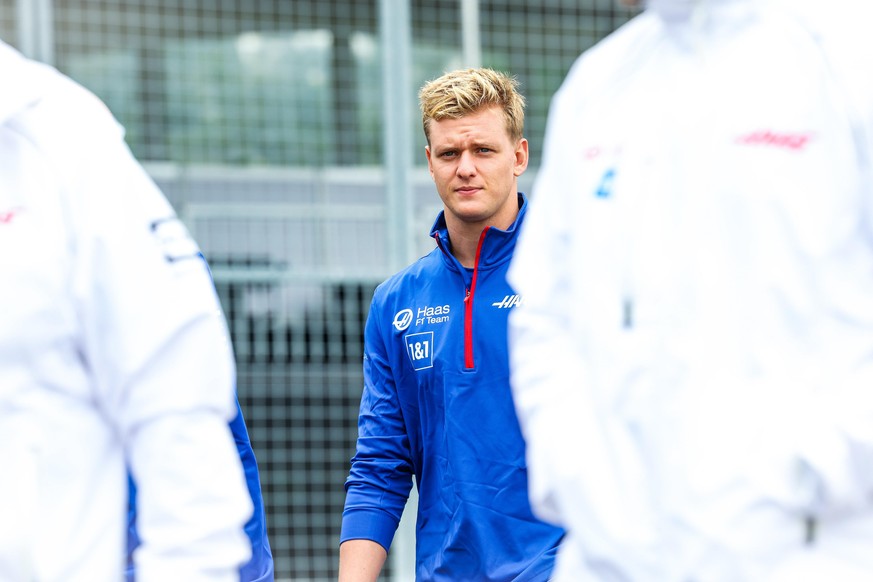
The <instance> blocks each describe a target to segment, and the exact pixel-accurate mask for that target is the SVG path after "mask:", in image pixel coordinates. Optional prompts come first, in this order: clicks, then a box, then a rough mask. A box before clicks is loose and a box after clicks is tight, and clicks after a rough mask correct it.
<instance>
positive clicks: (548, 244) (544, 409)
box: [507, 92, 582, 525]
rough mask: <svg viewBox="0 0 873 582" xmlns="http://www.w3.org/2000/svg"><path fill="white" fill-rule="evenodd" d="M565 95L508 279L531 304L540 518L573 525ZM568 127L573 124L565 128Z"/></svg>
mask: <svg viewBox="0 0 873 582" xmlns="http://www.w3.org/2000/svg"><path fill="white" fill-rule="evenodd" d="M563 109H564V105H563V101H562V100H561V93H560V92H559V93H558V94H557V95H556V96H555V98H554V99H553V102H552V114H551V116H550V118H549V124H548V130H547V132H546V141H545V144H544V154H543V165H542V167H541V168H540V171H539V172H538V173H537V178H536V182H535V184H534V188H533V192H532V195H531V200H530V208H529V210H528V213H527V217H526V219H525V222H524V224H523V226H522V231H521V234H520V238H519V243H518V245H517V246H516V250H515V253H514V256H513V259H512V263H511V266H510V269H509V273H508V276H507V278H508V280H509V282H510V284H511V285H512V287H513V288H514V289H516V290H517V291H518V293H519V295H520V296H521V297H522V298H523V302H522V303H521V304H520V305H518V306H517V307H516V308H515V309H513V310H512V312H511V313H510V317H509V330H508V334H509V346H510V372H511V387H512V392H513V400H514V403H515V407H516V410H517V413H518V418H519V423H520V425H521V428H522V433H523V434H524V439H525V443H526V457H527V465H528V476H529V477H528V478H529V494H530V498H531V505H532V507H533V510H534V512H535V513H536V514H537V515H538V516H539V517H540V518H541V519H544V520H546V521H549V522H551V523H555V524H557V525H567V524H566V519H565V518H566V515H565V514H564V513H563V507H562V506H563V501H562V500H561V499H560V498H559V494H558V475H559V474H560V473H562V472H566V471H567V470H570V465H571V464H572V461H570V456H569V455H568V454H567V451H568V447H569V446H571V443H576V442H578V439H577V438H576V437H574V436H573V435H570V434H569V433H570V432H571V431H572V427H573V426H574V424H575V423H574V422H571V420H572V419H571V418H569V415H571V413H572V412H573V411H575V410H576V409H577V408H578V405H575V404H572V402H573V401H574V400H578V398H579V393H578V390H577V387H578V382H579V379H580V377H581V373H582V371H581V369H580V364H579V359H580V358H579V355H578V354H577V353H575V351H574V349H573V345H574V343H575V342H576V338H575V337H574V336H573V334H572V329H571V322H570V320H569V317H568V315H569V314H572V313H573V310H572V295H573V284H572V273H571V272H570V270H571V269H569V268H567V265H570V264H571V263H569V262H568V261H569V259H570V254H571V253H570V244H571V225H570V224H569V222H570V215H571V214H572V212H571V210H570V209H569V208H567V207H565V204H567V203H568V201H567V200H566V198H565V196H564V193H565V191H566V187H561V186H560V184H561V172H562V168H561V163H562V162H561V161H560V159H561V158H563V157H564V155H563V153H562V152H561V145H560V143H561V140H562V139H563V136H562V135H561V133H562V132H563V128H562V127H560V125H561V124H560V123H558V122H557V120H558V118H560V117H562V115H563ZM564 123H566V120H565V121H564Z"/></svg>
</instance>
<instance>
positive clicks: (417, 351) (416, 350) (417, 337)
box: [403, 331, 433, 370]
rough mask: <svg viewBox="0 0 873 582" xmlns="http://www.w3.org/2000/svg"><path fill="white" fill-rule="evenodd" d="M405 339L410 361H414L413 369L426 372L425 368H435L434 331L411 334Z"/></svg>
mask: <svg viewBox="0 0 873 582" xmlns="http://www.w3.org/2000/svg"><path fill="white" fill-rule="evenodd" d="M403 339H404V340H406V353H407V354H409V359H410V360H412V368H413V369H415V370H424V369H425V368H433V332H432V331H423V332H421V333H411V334H409V335H408V336H406V337H405V338H403Z"/></svg>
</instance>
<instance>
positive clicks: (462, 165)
mask: <svg viewBox="0 0 873 582" xmlns="http://www.w3.org/2000/svg"><path fill="white" fill-rule="evenodd" d="M475 174H476V163H475V160H474V159H473V154H471V153H470V152H461V155H460V157H459V158H458V175H459V176H473V175H475Z"/></svg>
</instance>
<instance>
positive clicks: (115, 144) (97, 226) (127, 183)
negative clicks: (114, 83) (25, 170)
mask: <svg viewBox="0 0 873 582" xmlns="http://www.w3.org/2000/svg"><path fill="white" fill-rule="evenodd" d="M67 100H68V102H67V103H66V105H67V106H71V108H72V110H74V111H78V110H79V109H78V107H79V106H81V112H82V113H83V118H84V119H82V120H81V121H82V122H81V123H78V122H77V123H76V124H75V125H76V126H79V127H83V128H84V127H87V132H83V133H82V134H80V135H77V136H75V137H76V141H77V145H76V147H77V148H79V149H78V150H72V151H82V152H87V155H84V156H76V155H75V154H74V155H73V156H72V159H70V160H69V164H70V166H69V167H68V168H67V170H68V172H69V176H70V179H69V181H68V183H69V184H70V187H69V192H68V200H69V209H68V211H69V215H70V223H71V224H72V225H73V239H74V242H73V244H74V245H75V252H74V256H75V257H76V261H77V264H76V265H75V273H76V277H75V280H74V283H73V285H74V289H73V292H74V295H75V297H76V300H77V304H78V311H79V317H80V318H81V325H82V327H83V329H84V338H83V354H82V357H83V358H84V359H85V360H86V362H87V366H88V367H89V369H90V370H91V374H92V375H93V383H94V384H95V386H96V389H95V394H94V397H95V399H96V401H97V402H98V405H99V406H100V407H101V408H103V409H104V410H105V414H106V416H107V418H108V419H109V420H110V422H112V423H113V424H114V425H115V426H116V429H117V431H118V434H119V438H121V439H122V440H123V442H124V446H125V451H126V457H127V462H128V464H129V467H130V470H131V472H132V474H133V476H134V478H135V480H136V482H137V486H138V498H137V499H138V505H139V513H138V527H139V531H140V535H141V538H142V546H141V548H140V549H139V550H138V553H137V554H136V556H135V559H136V562H137V580H141V581H149V580H161V581H162V580H215V581H223V580H238V579H239V575H238V567H239V566H240V565H241V564H242V563H244V562H245V561H246V560H247V559H248V557H249V552H250V549H249V544H248V541H247V538H246V537H245V534H244V532H243V525H244V523H245V522H246V520H247V519H248V517H249V516H250V515H251V511H252V506H251V502H250V500H249V497H248V494H247V490H246V485H245V479H244V476H243V471H242V466H241V463H240V460H239V457H238V455H237V452H236V448H235V446H234V444H233V441H232V437H231V434H230V431H229V429H228V425H227V423H228V421H229V420H230V418H231V417H232V415H233V414H234V413H235V407H234V384H233V383H234V372H235V370H234V363H233V355H232V351H231V347H230V342H229V338H228V333H227V329H226V325H225V321H224V317H223V314H222V312H221V310H220V307H219V303H218V300H217V297H216V294H215V291H214V288H213V285H212V282H211V279H210V277H209V273H208V270H207V268H206V265H205V262H204V261H203V260H202V258H201V257H200V256H199V250H198V248H197V246H196V244H195V243H194V242H193V241H192V240H191V239H190V237H189V235H188V233H187V231H186V229H185V228H184V226H183V225H182V224H181V222H180V221H179V220H178V219H177V218H176V216H175V214H174V213H173V211H172V209H171V207H170V205H169V203H168V202H167V201H166V199H165V198H164V196H163V195H162V194H161V193H160V192H159V190H158V188H157V187H156V186H155V185H154V183H153V182H152V181H151V179H150V178H149V177H148V176H147V175H146V173H145V171H144V170H143V169H142V168H141V166H140V165H139V164H138V163H137V162H136V160H135V159H134V158H133V156H132V155H131V153H130V152H129V151H128V149H127V147H126V146H125V145H124V142H123V140H122V135H121V131H120V129H119V128H118V126H117V125H116V124H115V122H114V120H113V119H112V118H111V117H110V116H109V115H108V112H106V111H105V110H103V109H102V106H101V105H100V104H99V103H98V102H96V100H93V99H92V98H91V97H90V96H89V95H87V94H85V93H83V92H78V91H71V95H70V96H69V97H68V98H67ZM62 139H63V138H62ZM71 145H72V144H59V146H60V147H59V149H58V151H59V152H63V151H65V150H69V148H70V146H71Z"/></svg>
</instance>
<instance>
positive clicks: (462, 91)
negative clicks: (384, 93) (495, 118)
mask: <svg viewBox="0 0 873 582" xmlns="http://www.w3.org/2000/svg"><path fill="white" fill-rule="evenodd" d="M418 101H419V105H420V107H421V122H422V126H423V127H424V135H425V137H426V138H427V143H428V144H430V124H431V123H432V122H433V121H440V120H442V119H458V118H460V117H464V116H465V115H469V114H470V113H474V112H476V111H478V110H479V109H481V108H483V107H488V106H491V105H498V106H500V107H501V109H503V115H504V117H505V119H506V130H507V132H508V133H509V137H511V138H512V139H513V140H519V139H521V138H522V137H523V135H524V96H522V94H521V93H519V92H518V81H517V80H516V79H515V78H514V77H510V76H509V75H506V74H504V73H500V72H498V71H494V70H492V69H485V68H479V69H461V70H458V71H452V72H449V73H446V74H444V75H443V76H442V77H439V78H437V79H434V80H432V81H428V82H427V83H425V84H424V86H423V87H422V88H421V90H420V91H419V92H418Z"/></svg>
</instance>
